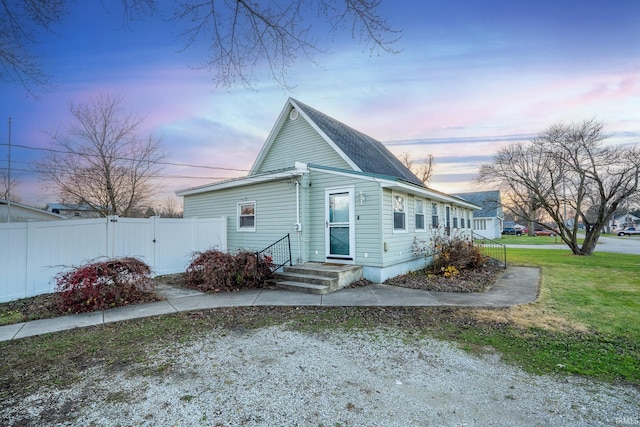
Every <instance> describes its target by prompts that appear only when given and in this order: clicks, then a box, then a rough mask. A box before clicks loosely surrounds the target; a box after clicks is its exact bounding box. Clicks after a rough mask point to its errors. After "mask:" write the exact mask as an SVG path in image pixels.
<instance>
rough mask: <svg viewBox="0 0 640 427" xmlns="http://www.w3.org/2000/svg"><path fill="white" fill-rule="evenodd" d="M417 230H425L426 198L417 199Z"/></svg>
mask: <svg viewBox="0 0 640 427" xmlns="http://www.w3.org/2000/svg"><path fill="white" fill-rule="evenodd" d="M415 202H416V230H424V229H425V224H424V200H421V199H416V201H415Z"/></svg>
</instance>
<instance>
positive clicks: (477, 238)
mask: <svg viewBox="0 0 640 427" xmlns="http://www.w3.org/2000/svg"><path fill="white" fill-rule="evenodd" d="M472 238H473V244H474V245H475V246H476V247H478V248H479V249H480V251H481V252H482V253H483V254H485V255H486V256H488V257H489V258H491V259H492V260H494V261H495V262H497V263H499V264H501V265H502V266H504V268H507V247H506V246H505V245H503V244H502V243H499V242H496V241H495V240H492V239H488V238H486V237H484V236H481V235H480V234H477V233H475V232H472Z"/></svg>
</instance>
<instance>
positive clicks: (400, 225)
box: [391, 194, 406, 231]
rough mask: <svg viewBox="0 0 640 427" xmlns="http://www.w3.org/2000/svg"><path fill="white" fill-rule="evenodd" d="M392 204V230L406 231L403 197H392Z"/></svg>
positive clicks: (398, 195) (404, 200) (397, 195)
mask: <svg viewBox="0 0 640 427" xmlns="http://www.w3.org/2000/svg"><path fill="white" fill-rule="evenodd" d="M391 199H392V202H393V230H394V231H399V230H406V228H405V202H406V199H405V196H404V195H401V194H394V195H393V196H392V197H391Z"/></svg>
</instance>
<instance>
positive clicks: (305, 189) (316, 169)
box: [177, 98, 478, 283]
mask: <svg viewBox="0 0 640 427" xmlns="http://www.w3.org/2000/svg"><path fill="white" fill-rule="evenodd" d="M177 195H178V196H183V197H184V217H185V218H190V217H191V218H193V217H200V218H205V217H216V216H217V217H220V216H225V217H227V247H228V249H229V250H230V251H235V250H238V249H246V250H261V249H263V248H266V247H267V246H269V245H271V244H272V243H274V242H275V241H277V240H278V239H280V238H282V237H283V236H286V235H287V234H290V235H291V251H292V253H293V262H294V263H306V262H313V263H328V264H332V265H333V264H352V265H358V266H362V267H363V269H362V272H363V275H364V277H365V278H367V279H369V280H371V281H374V282H377V283H379V282H382V281H384V280H385V279H387V278H389V277H393V276H395V275H398V274H401V273H405V272H407V271H410V270H416V269H419V268H422V267H424V259H423V258H422V257H421V256H418V255H416V254H414V253H413V252H412V245H413V244H414V238H419V239H422V240H425V241H427V240H429V239H430V238H431V236H432V233H433V232H440V233H453V232H456V233H465V232H470V231H471V224H472V219H473V210H474V209H478V206H476V205H475V204H473V203H471V202H468V201H465V200H463V199H460V198H458V197H454V196H451V195H449V194H445V193H441V192H439V191H435V190H432V189H430V188H427V187H425V185H424V184H423V183H422V182H421V181H420V179H418V178H417V177H416V176H415V175H414V174H413V173H411V171H409V170H408V169H407V168H406V167H405V166H404V165H403V164H402V162H400V161H399V160H398V159H397V158H396V157H395V156H394V155H393V154H392V153H391V152H390V151H389V150H387V148H386V147H385V146H384V145H383V144H382V143H380V142H379V141H377V140H375V139H373V138H371V137H370V136H367V135H365V134H363V133H361V132H358V131H357V130H355V129H352V128H350V127H349V126H347V125H345V124H343V123H341V122H339V121H337V120H335V119H333V118H331V117H329V116H327V115H325V114H324V113H322V112H320V111H318V110H315V109H314V108H311V107H309V106H308V105H305V104H303V103H301V102H299V101H297V100H295V99H291V98H290V99H289V100H287V102H286V104H285V106H284V108H283V109H282V111H281V113H280V115H279V117H278V119H277V121H276V123H275V125H274V127H273V129H272V131H271V133H270V135H269V137H268V138H267V141H266V142H265V144H264V146H263V148H262V150H261V151H260V154H259V155H258V158H257V159H256V161H255V163H254V165H253V167H252V168H251V171H250V172H249V174H248V175H247V176H246V177H243V178H238V179H233V180H229V181H223V182H217V183H213V184H209V185H204V186H200V187H195V188H189V189H185V190H181V191H178V192H177Z"/></svg>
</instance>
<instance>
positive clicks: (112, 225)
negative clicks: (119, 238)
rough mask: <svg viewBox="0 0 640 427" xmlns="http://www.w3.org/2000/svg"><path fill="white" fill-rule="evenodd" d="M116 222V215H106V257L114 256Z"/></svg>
mask: <svg viewBox="0 0 640 427" xmlns="http://www.w3.org/2000/svg"><path fill="white" fill-rule="evenodd" d="M117 223H118V215H109V216H108V217H107V228H106V233H107V238H106V241H107V247H106V248H105V249H106V254H107V257H110V258H113V257H114V256H115V240H116V229H117Z"/></svg>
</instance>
